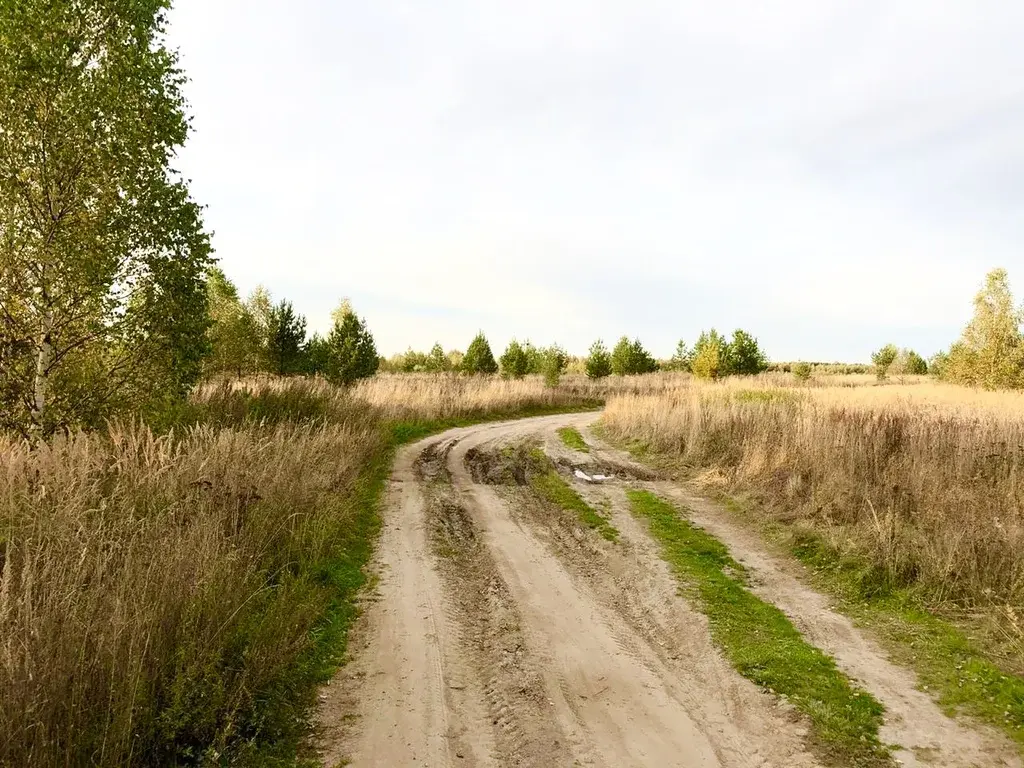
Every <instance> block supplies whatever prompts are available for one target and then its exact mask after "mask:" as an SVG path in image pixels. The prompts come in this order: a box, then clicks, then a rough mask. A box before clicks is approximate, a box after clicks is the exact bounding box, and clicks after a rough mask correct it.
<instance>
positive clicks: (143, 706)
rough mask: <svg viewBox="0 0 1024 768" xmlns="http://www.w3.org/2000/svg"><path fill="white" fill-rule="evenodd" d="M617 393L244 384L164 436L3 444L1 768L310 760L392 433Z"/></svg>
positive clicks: (491, 385)
mask: <svg viewBox="0 0 1024 768" xmlns="http://www.w3.org/2000/svg"><path fill="white" fill-rule="evenodd" d="M608 386H609V385H608V384H603V385H598V384H593V383H591V382H588V381H587V380H586V379H583V378H582V377H579V378H577V379H572V378H569V377H567V378H566V380H564V381H563V383H562V384H561V385H560V386H559V387H556V388H546V387H545V386H544V385H543V382H542V381H541V380H540V379H539V378H536V379H529V380H524V381H517V382H512V381H504V380H501V379H497V378H491V379H481V378H475V379H474V378H460V377H449V376H428V375H424V376H395V377H386V376H385V377H378V378H376V379H373V380H370V381H368V382H364V383H362V384H360V385H359V386H358V387H355V388H354V389H353V390H350V391H345V390H343V389H339V388H336V387H333V386H331V385H330V384H327V383H326V382H324V381H318V380H307V379H261V380H251V381H242V382H230V381H229V382H219V383H211V384H209V385H207V386H204V387H202V388H201V389H200V390H199V391H198V392H196V393H195V396H194V397H193V398H192V400H191V402H190V403H188V404H187V405H185V406H184V407H179V408H176V409H174V410H173V411H169V412H168V413H166V414H162V415H161V416H160V418H158V419H157V420H156V422H155V426H156V427H157V430H156V431H154V429H152V428H150V427H147V426H142V425H139V424H135V425H114V426H111V427H110V429H109V430H108V431H106V432H104V433H75V434H72V435H68V436H63V437H58V438H56V439H54V440H53V441H52V442H50V443H49V444H46V445H42V446H39V447H36V448H31V447H30V446H29V445H28V444H26V443H24V442H20V441H18V440H16V439H14V438H4V437H2V436H0V765H10V766H29V765H31V766H42V767H43V768H49V766H67V765H96V766H157V765H182V764H200V763H205V762H218V761H220V762H239V761H241V762H244V761H245V760H246V759H248V760H250V761H256V758H255V757H254V755H263V756H264V757H265V752H266V750H267V749H272V747H273V745H274V744H285V745H288V744H291V745H292V747H294V741H295V739H296V738H297V736H298V735H299V734H301V731H302V727H303V721H304V718H305V715H306V713H307V708H308V705H309V703H310V701H311V697H312V696H313V695H314V691H315V684H316V683H317V682H318V681H320V680H321V679H323V677H324V676H325V675H326V674H327V673H328V672H329V670H330V669H331V667H332V665H333V664H334V663H335V662H336V654H337V653H338V652H339V651H340V649H341V648H343V639H344V632H345V630H346V627H347V624H348V621H349V620H350V618H351V616H352V613H353V610H354V608H353V604H352V598H353V596H354V593H355V591H356V590H357V589H358V588H359V586H360V585H361V583H362V580H363V575H362V571H361V566H362V564H363V563H364V562H365V561H366V559H367V558H368V556H369V554H370V549H371V547H372V542H373V534H374V530H375V521H376V517H375V514H374V511H373V504H374V500H375V495H374V494H375V487H374V485H373V483H374V482H377V483H378V485H377V486H376V488H377V489H379V487H380V486H379V483H380V482H381V481H382V478H383V477H384V476H385V475H384V472H385V471H386V467H385V466H384V459H385V458H386V456H387V448H388V446H389V445H390V444H391V441H392V439H393V438H392V435H391V434H390V432H389V430H388V428H387V427H388V422H389V421H397V420H402V419H406V420H415V421H417V422H418V423H419V424H420V425H421V426H424V425H425V427H429V424H430V423H431V422H443V421H445V420H450V419H459V418H477V417H484V416H488V415H492V414H496V413H497V414H503V415H513V414H517V413H524V412H530V411H532V410H538V409H541V410H542V409H551V408H564V407H572V406H581V405H590V404H593V403H594V402H595V400H596V399H599V398H600V397H602V395H603V391H605V390H606V389H607V388H608ZM617 386H619V387H620V388H622V389H623V391H634V390H635V389H636V387H637V385H636V384H635V383H634V384H627V383H626V382H618V383H617ZM602 387H603V388H604V389H602ZM629 387H633V390H630V389H629ZM374 478H376V480H374ZM285 748H286V749H287V746H286V747H285ZM292 757H294V751H293V752H292Z"/></svg>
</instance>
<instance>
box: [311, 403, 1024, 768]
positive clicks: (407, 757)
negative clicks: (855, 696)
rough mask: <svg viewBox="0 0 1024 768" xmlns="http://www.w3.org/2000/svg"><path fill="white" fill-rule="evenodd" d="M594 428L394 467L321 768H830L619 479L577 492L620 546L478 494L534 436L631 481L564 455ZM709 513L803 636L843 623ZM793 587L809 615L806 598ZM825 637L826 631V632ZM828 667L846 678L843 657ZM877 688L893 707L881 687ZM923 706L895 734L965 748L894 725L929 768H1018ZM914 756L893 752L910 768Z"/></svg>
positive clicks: (470, 446) (493, 442)
mask: <svg viewBox="0 0 1024 768" xmlns="http://www.w3.org/2000/svg"><path fill="white" fill-rule="evenodd" d="M597 417H598V414H595V413H586V414H568V415H557V416H546V417H538V418H532V419H522V420H517V421H509V422H495V423H490V424H482V425H478V426H473V427H466V428H460V429H453V430H450V431H448V432H445V433H443V434H440V435H436V436H434V437H430V438H427V439H425V440H422V441H420V442H418V443H415V444H413V445H409V446H406V447H403V448H402V449H401V450H400V451H399V452H398V455H397V456H396V460H395V464H394V467H393V470H392V475H391V479H390V484H389V489H388V494H387V499H386V503H385V506H384V511H383V518H384V528H383V532H382V535H381V539H380V542H379V548H378V553H377V556H376V558H375V564H374V570H375V572H376V574H377V575H378V578H379V581H378V584H377V589H376V592H375V594H374V595H373V597H372V600H370V601H369V602H368V603H367V604H366V606H364V613H363V615H362V617H361V618H360V621H359V624H358V626H357V628H356V630H355V631H354V634H353V638H352V641H351V647H352V649H353V659H352V660H351V662H350V663H349V664H348V665H347V666H346V667H345V668H344V669H343V670H342V672H341V673H340V675H339V677H338V678H337V679H336V680H335V681H334V682H333V683H332V685H331V686H330V687H328V688H327V689H326V692H325V694H324V695H323V696H322V697H321V698H322V700H323V702H322V703H323V706H322V708H321V709H322V711H321V716H320V721H321V725H322V728H321V730H322V732H323V739H322V743H321V756H322V757H323V759H324V763H325V765H328V766H333V765H339V764H344V765H352V766H356V767H357V768H368V767H369V766H380V767H381V768H383V767H384V766H388V767H392V766H427V768H447V767H448V766H460V767H462V768H484V767H489V766H495V767H502V768H503V767H504V766H538V767H539V766H544V767H545V768H547V767H555V768H559V767H561V766H601V767H603V768H620V767H622V766H637V767H640V766H652V767H653V766H657V767H658V768H670V767H672V766H680V767H682V766H685V767H686V768H698V767H703V766H707V767H708V768H712V767H723V768H725V767H729V768H731V767H734V766H735V767H736V768H761V767H767V766H779V767H780V768H781V767H782V766H785V767H786V768H790V767H794V768H800V767H801V766H808V767H809V766H817V765H819V763H818V761H817V759H816V758H815V757H814V756H813V755H812V754H811V753H810V752H809V751H808V748H807V746H806V738H805V737H806V730H805V727H804V725H803V723H802V722H801V721H800V719H799V718H798V717H797V716H796V714H795V713H794V712H793V711H792V710H791V708H789V707H788V706H787V705H785V704H784V703H780V701H779V700H777V699H776V698H774V697H772V696H769V695H767V694H766V693H764V692H762V691H761V690H759V689H758V688H756V687H755V686H754V685H753V684H751V683H750V682H749V681H747V680H745V679H743V678H742V677H740V676H739V675H738V673H736V672H735V671H734V670H733V669H732V668H731V667H730V666H729V664H728V663H727V662H726V661H725V660H724V659H723V658H722V656H721V654H720V653H719V652H718V650H717V649H716V648H715V647H714V646H713V645H712V643H711V639H710V633H709V631H708V626H707V622H706V619H705V618H704V616H703V615H702V614H700V613H699V612H697V611H695V610H694V609H693V608H692V607H691V606H690V605H688V604H687V602H686V601H685V600H684V599H683V598H681V597H679V595H678V592H677V586H676V583H675V581H674V578H673V576H672V575H671V574H670V573H669V571H668V569H667V567H666V566H665V564H664V563H663V562H662V561H661V560H660V559H659V558H658V556H657V549H656V547H655V546H654V544H653V542H652V541H650V540H649V538H648V536H647V533H646V531H645V530H644V529H643V527H642V526H641V525H639V524H638V523H637V522H636V521H635V520H633V519H632V517H631V516H630V515H629V513H628V512H627V511H626V505H625V500H624V494H623V490H622V487H621V486H622V483H621V482H620V481H616V482H613V483H609V484H608V485H607V486H600V487H597V486H581V487H579V488H578V489H577V490H579V491H580V492H581V493H583V494H584V495H585V496H586V497H587V498H588V501H590V502H591V503H592V504H595V505H596V504H600V505H601V506H602V508H603V509H604V510H605V511H606V512H607V514H609V515H610V516H611V519H612V522H613V524H614V525H615V526H616V528H618V529H619V531H620V534H621V536H620V540H619V542H617V543H615V544H612V543H609V542H606V541H604V540H602V539H600V538H599V537H597V536H596V535H594V534H593V533H592V532H587V531H584V530H583V529H582V528H580V527H579V526H573V525H571V524H569V525H567V524H566V523H565V520H564V519H562V520H561V521H559V520H556V519H554V518H552V517H551V515H549V514H547V513H544V512H543V511H542V510H541V508H539V507H538V506H537V505H535V504H531V503H530V502H529V500H528V498H527V495H526V494H525V493H523V492H522V491H521V489H516V488H505V487H498V486H494V485H488V484H484V483H478V482H475V481H474V478H473V473H472V472H471V471H470V468H469V466H468V459H469V458H471V457H472V456H473V454H474V452H479V451H490V452H492V453H493V452H494V451H499V450H500V449H501V447H502V446H504V445H508V444H514V443H518V442H521V441H523V440H526V439H536V440H539V441H540V442H541V444H542V445H543V447H544V450H545V452H546V453H548V455H549V456H551V457H552V458H554V459H556V460H561V461H562V462H563V463H568V462H580V461H588V460H594V458H595V456H594V455H601V456H603V457H604V458H607V459H608V460H613V457H614V460H615V461H618V462H620V464H619V466H620V467H624V466H626V464H627V463H628V461H627V459H626V458H625V457H622V456H621V454H618V453H617V452H614V451H611V450H610V449H607V448H604V447H601V446H599V445H598V444H596V441H595V442H594V445H593V448H594V451H593V454H594V455H592V456H590V457H586V456H583V455H581V454H573V453H572V452H571V451H569V450H568V449H566V448H565V447H564V446H563V445H562V444H561V443H560V442H559V441H558V439H557V437H556V435H555V433H556V430H557V429H558V428H560V427H563V426H575V427H577V428H581V429H583V428H585V427H586V426H588V425H589V424H590V423H592V422H593V421H594V420H595V419H596V418H597ZM634 484H637V483H634ZM642 484H643V485H649V486H650V487H655V485H654V484H649V483H642ZM656 487H657V489H658V490H659V491H660V492H662V493H666V494H667V493H678V492H679V490H678V489H673V488H670V487H666V486H665V484H656ZM690 501H691V502H693V501H696V500H693V499H690ZM700 509H701V510H702V511H701V514H702V515H703V516H704V517H705V518H707V519H705V520H702V521H701V524H707V525H710V526H712V527H715V526H717V527H715V530H714V531H713V532H714V533H715V534H716V535H718V536H719V537H720V538H723V540H726V541H727V543H728V544H729V545H730V547H731V548H734V554H739V555H740V556H747V555H749V556H750V558H751V559H753V560H755V561H757V563H758V567H759V568H764V569H766V573H769V575H770V576H771V579H774V581H772V583H773V584H774V585H775V586H774V591H775V594H774V595H772V596H773V597H774V598H775V599H776V600H778V601H779V603H780V604H781V603H788V604H786V605H783V606H782V607H783V609H784V610H786V611H787V613H791V617H792V618H793V619H794V622H795V623H797V624H798V626H800V625H801V624H803V625H805V626H806V625H807V624H808V622H807V621H802V618H807V617H801V616H799V615H792V612H793V611H795V612H796V613H797V614H799V612H800V610H801V608H800V606H801V605H802V604H803V603H804V602H805V603H806V604H807V605H813V606H814V610H815V612H816V614H821V613H822V612H825V613H827V614H828V616H829V617H835V614H830V613H828V610H827V605H826V603H825V601H824V599H823V598H821V596H820V595H815V594H814V593H810V592H809V591H807V590H806V587H804V586H803V585H802V584H799V583H798V582H797V581H796V579H795V578H794V579H791V580H790V581H787V579H788V578H789V577H788V576H786V575H785V573H784V570H785V569H784V568H782V567H781V566H779V565H778V564H777V563H775V562H774V561H772V559H771V557H770V556H768V555H766V554H764V553H762V552H760V551H757V549H756V547H754V546H753V545H752V544H751V539H750V537H749V536H748V537H746V538H744V537H743V535H742V532H737V531H733V530H730V529H728V526H727V524H726V523H724V522H723V521H722V520H716V519H711V518H712V517H713V516H712V515H711V514H710V512H709V508H708V507H706V506H705V507H701V508H700ZM730 537H731V539H732V540H730ZM735 548H739V549H740V550H742V551H740V552H737V551H736V549H735ZM748 550H749V551H748ZM780 585H782V586H780ZM794 585H795V586H794ZM784 587H785V588H789V589H790V593H789V594H788V595H787V593H786V592H785V589H784ZM794 589H795V590H803V591H804V592H806V593H807V597H808V599H807V600H806V601H801V600H800V599H795V598H796V597H798V594H799V593H798V592H793V591H792V590H794ZM784 598H785V599H784ZM814 620H815V621H816V622H817V626H821V625H822V622H821V617H820V615H818V616H816V618H815V619H814ZM829 620H830V621H831V620H832V618H830V619H829ZM836 620H841V619H836ZM847 624H848V622H847ZM849 632H850V633H852V635H851V637H850V642H851V643H856V644H857V647H858V649H859V653H858V654H857V658H855V659H853V660H852V661H851V663H853V664H854V667H855V668H853V669H850V670H848V673H849V674H851V676H855V677H859V678H861V679H868V678H870V676H871V675H874V676H875V677H878V675H879V669H882V670H883V672H884V671H885V669H888V667H892V665H891V664H888V662H887V661H885V660H884V658H883V655H882V654H881V652H877V649H874V647H873V646H872V645H871V644H870V643H867V641H865V640H864V638H862V637H860V636H859V635H857V634H856V631H855V630H853V629H852V627H850V628H849ZM817 639H819V638H816V640H817ZM866 643H867V644H866ZM865 649H866V650H865ZM829 651H830V652H832V653H835V654H836V656H837V658H839V660H840V664H841V666H842V665H843V663H844V657H843V649H842V648H836V647H830V648H829ZM872 653H875V655H874V656H872V655H871V654H872ZM858 660H859V661H858ZM865 660H866V661H865ZM856 663H861V664H862V666H863V664H864V663H867V664H868V666H869V667H870V668H862V669H857V668H856ZM880 665H881V666H880ZM885 665H888V667H886V666H885ZM894 670H895V668H894ZM859 672H863V673H865V674H858V673H859ZM893 675H896V676H897V677H898V676H902V677H900V678H899V679H900V681H901V686H902V687H901V690H900V691H898V692H897V693H899V694H900V695H903V696H904V697H906V696H907V695H912V694H916V692H913V691H912V686H913V677H912V675H909V673H907V672H906V671H905V670H895V671H894V672H893ZM883 677H884V674H883ZM894 679H896V678H894ZM869 682H870V681H869ZM868 687H869V688H874V687H875V686H874V685H869V686H868ZM908 688H909V689H911V690H910V693H909V694H908V691H907V689H908ZM880 691H881V694H882V695H884V696H885V697H886V698H889V699H890V700H891V701H892V700H894V696H895V694H894V693H893V692H891V691H886V690H884V686H882V688H881V689H880ZM872 692H873V693H876V695H879V693H878V692H876V691H872ZM920 698H921V701H917V700H916V699H915V701H917V704H918V705H920V706H921V707H923V709H921V710H920V711H918V712H907V711H906V707H905V702H903V701H902V700H900V701H897V702H896V703H897V704H898V705H899V706H900V707H901V709H900V711H899V714H900V719H901V721H903V720H904V718H907V717H909V718H910V719H911V720H913V718H915V717H918V718H920V717H925V716H927V718H929V720H930V722H933V723H934V722H939V721H936V720H932V719H931V718H934V717H939V718H942V720H943V721H944V723H945V724H948V726H949V728H948V729H945V730H946V731H947V732H948V733H949V734H953V736H950V737H949V738H954V737H955V736H956V734H960V738H961V742H963V743H953V744H952V746H951V747H950V746H949V745H944V744H942V743H940V742H941V740H942V739H943V738H946V737H945V736H943V735H941V734H934V733H932V734H928V733H921V732H920V729H919V728H918V729H917V730H916V731H915V730H913V729H910V730H907V729H901V728H900V727H898V726H899V724H898V723H897V724H896V725H895V726H894V727H893V728H892V729H890V732H888V733H887V734H886V735H887V736H896V737H899V736H901V735H904V733H903V731H907V732H908V733H909V734H910V736H911V737H913V738H916V739H918V740H919V741H920V740H921V739H923V740H924V741H922V742H921V743H922V744H924V745H925V746H926V747H927V748H928V749H929V750H931V753H930V755H931V759H932V760H935V762H934V763H932V762H931V760H930V763H929V764H937V765H949V766H954V765H1019V762H1014V761H1013V760H1012V758H1007V757H1005V755H1002V756H1000V757H999V758H998V760H996V759H995V758H996V752H997V751H998V750H996V751H993V750H992V749H990V748H989V746H990V745H988V744H987V743H985V742H984V740H983V739H981V737H978V736H977V735H976V734H973V733H972V732H968V731H966V730H965V729H962V728H959V726H957V725H956V724H955V723H954V722H953V721H951V720H949V719H948V718H945V716H944V715H941V713H940V712H939V711H938V709H937V708H936V707H935V706H934V704H932V703H931V702H930V700H929V699H927V697H925V696H921V697H920ZM883 703H888V702H885V701H883ZM908 725H909V724H908ZM965 734H966V735H965ZM965 739H966V741H964V740H965ZM972 739H973V741H972ZM936 740H937V741H936ZM933 742H934V743H933ZM916 743H917V742H915V744H916ZM914 755H915V751H913V750H901V751H900V753H899V756H900V757H901V758H902V759H903V760H904V762H905V763H906V764H909V765H913V764H916V763H915V762H914ZM943 756H947V757H948V758H949V759H943ZM979 759H980V760H982V761H985V760H988V761H989V762H976V760H979ZM345 761H349V762H345Z"/></svg>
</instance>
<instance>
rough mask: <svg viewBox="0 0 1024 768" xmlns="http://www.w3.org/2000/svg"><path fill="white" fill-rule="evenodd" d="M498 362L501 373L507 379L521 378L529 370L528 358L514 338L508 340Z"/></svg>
mask: <svg viewBox="0 0 1024 768" xmlns="http://www.w3.org/2000/svg"><path fill="white" fill-rule="evenodd" d="M499 363H500V364H501V375H502V376H504V377H505V378H508V379H521V378H523V377H524V376H525V375H526V374H527V373H529V372H530V358H529V356H528V355H527V354H526V350H525V349H524V348H523V345H522V344H520V343H519V342H518V341H516V340H515V339H512V341H510V342H509V344H508V346H507V347H506V348H505V351H504V352H503V353H502V355H501V359H500V360H499Z"/></svg>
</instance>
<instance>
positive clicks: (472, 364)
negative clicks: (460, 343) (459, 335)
mask: <svg viewBox="0 0 1024 768" xmlns="http://www.w3.org/2000/svg"><path fill="white" fill-rule="evenodd" d="M462 370H463V371H465V372H466V373H473V374H492V373H497V372H498V364H497V363H496V362H495V360H494V353H492V352H491V345H490V344H489V343H488V341H487V337H485V336H484V334H483V331H481V332H480V333H478V334H477V335H476V336H475V337H474V338H473V341H471V342H470V343H469V347H468V348H467V349H466V354H465V356H464V357H463V358H462Z"/></svg>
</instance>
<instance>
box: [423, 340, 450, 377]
mask: <svg viewBox="0 0 1024 768" xmlns="http://www.w3.org/2000/svg"><path fill="white" fill-rule="evenodd" d="M451 368H452V364H451V361H450V360H449V359H448V356H447V355H446V354H445V353H444V347H442V346H441V345H440V344H435V345H434V346H433V347H431V348H430V354H429V355H427V361H426V369H427V370H428V371H430V372H431V373H444V372H446V371H450V370H451Z"/></svg>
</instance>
